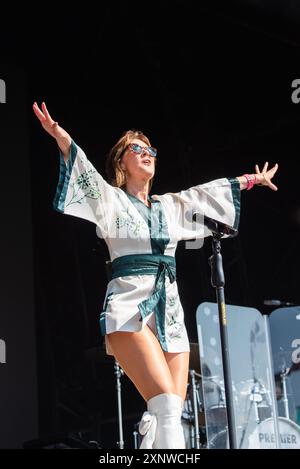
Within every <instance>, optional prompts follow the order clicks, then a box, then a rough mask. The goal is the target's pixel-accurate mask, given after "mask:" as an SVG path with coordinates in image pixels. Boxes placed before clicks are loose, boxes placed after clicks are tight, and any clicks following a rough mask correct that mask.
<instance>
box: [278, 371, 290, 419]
mask: <svg viewBox="0 0 300 469" xmlns="http://www.w3.org/2000/svg"><path fill="white" fill-rule="evenodd" d="M289 372H290V368H286V367H285V368H283V369H282V373H281V374H280V377H281V381H282V392H283V398H282V402H283V405H284V415H285V418H287V419H289V418H290V410H289V400H288V397H287V387H286V379H287V375H288V374H289Z"/></svg>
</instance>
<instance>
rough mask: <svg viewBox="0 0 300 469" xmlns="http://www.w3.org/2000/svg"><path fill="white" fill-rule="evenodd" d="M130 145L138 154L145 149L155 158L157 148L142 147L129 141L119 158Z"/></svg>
mask: <svg viewBox="0 0 300 469" xmlns="http://www.w3.org/2000/svg"><path fill="white" fill-rule="evenodd" d="M128 147H129V148H130V149H131V150H132V151H133V152H134V153H136V154H137V155H140V154H142V153H143V152H144V151H146V152H147V153H149V155H150V156H153V158H155V157H156V155H157V149H156V148H154V147H142V146H141V145H139V144H138V143H129V145H127V147H126V148H124V150H123V151H122V153H121V155H120V157H119V159H120V158H121V157H122V156H123V154H124V153H125V151H126V150H127V148H128Z"/></svg>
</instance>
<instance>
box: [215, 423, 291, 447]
mask: <svg viewBox="0 0 300 469" xmlns="http://www.w3.org/2000/svg"><path fill="white" fill-rule="evenodd" d="M278 426H279V433H280V445H281V449H300V427H299V426H298V425H297V424H296V423H295V422H293V421H292V420H289V419H286V418H284V417H278ZM238 443H239V442H238ZM228 448H229V441H228V434H227V430H222V431H221V432H219V433H217V434H216V435H214V436H213V437H212V438H211V439H210V441H209V449H228ZM274 448H275V433H274V420H273V419H271V418H270V419H266V420H264V421H262V422H261V423H259V424H258V425H257V426H256V428H255V430H254V431H253V432H252V433H251V434H250V436H249V438H248V443H246V445H243V449H274Z"/></svg>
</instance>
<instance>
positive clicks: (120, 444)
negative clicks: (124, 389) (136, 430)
mask: <svg viewBox="0 0 300 469" xmlns="http://www.w3.org/2000/svg"><path fill="white" fill-rule="evenodd" d="M114 369H115V376H116V383H117V384H116V389H117V399H118V421H119V441H118V442H117V446H118V447H119V448H120V449H124V437H123V423H122V422H123V418H122V399H121V377H122V376H123V375H124V371H123V370H122V368H121V367H120V365H119V363H118V362H117V361H116V360H115V365H114Z"/></svg>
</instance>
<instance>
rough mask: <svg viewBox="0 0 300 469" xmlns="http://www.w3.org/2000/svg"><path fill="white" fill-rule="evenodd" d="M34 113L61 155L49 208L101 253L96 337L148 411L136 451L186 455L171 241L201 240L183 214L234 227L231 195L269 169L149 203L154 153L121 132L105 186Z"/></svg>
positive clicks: (266, 179) (66, 139)
mask: <svg viewBox="0 0 300 469" xmlns="http://www.w3.org/2000/svg"><path fill="white" fill-rule="evenodd" d="M33 110H34V113H35V115H36V116H37V118H38V119H39V120H40V122H41V124H42V126H43V128H44V129H45V130H46V131H47V132H48V133H49V134H50V135H51V136H52V137H54V138H55V139H56V142H57V144H58V147H59V150H60V175H59V182H58V187H57V191H56V195H55V198H54V203H53V205H54V208H55V210H58V211H59V212H61V213H65V214H69V215H73V216H77V217H80V218H84V219H86V220H89V221H91V222H93V223H95V224H96V232H97V235H98V236H99V237H100V236H102V237H103V238H104V239H105V241H106V243H107V246H108V250H109V253H110V261H111V280H110V282H109V283H108V286H107V291H106V296H105V301H104V308H103V312H102V313H101V315H100V325H101V332H102V334H103V335H104V336H105V341H106V350H107V353H108V354H111V355H114V357H115V358H116V360H117V361H118V363H119V364H120V366H121V367H122V369H123V370H124V372H125V373H126V374H127V376H128V377H129V378H130V379H131V380H132V382H133V383H134V384H135V386H136V388H137V390H138V391H139V392H140V394H141V395H142V396H143V398H144V399H145V401H146V402H147V408H148V411H147V412H145V413H144V415H143V417H142V419H141V422H140V425H139V429H140V432H141V434H142V435H144V438H143V441H142V444H141V448H155V449H160V448H163V449H166V448H178V449H181V448H185V441H184V434H183V429H182V426H181V415H182V406H183V402H184V400H185V395H186V390H187V380H188V368H189V350H190V348H189V340H188V336H187V332H186V328H185V324H184V316H183V310H182V306H181V302H180V298H179V296H178V290H177V284H176V267H175V258H174V256H175V250H176V246H177V243H178V241H180V240H188V239H202V238H204V237H205V236H208V235H209V234H210V232H209V231H208V230H207V229H206V227H205V226H204V224H203V223H201V220H199V221H198V222H197V225H196V226H195V224H193V223H192V222H191V221H190V220H191V219H192V217H191V214H192V213H194V212H201V213H202V214H205V215H207V216H208V217H211V218H214V219H217V220H219V221H222V222H224V223H226V224H228V225H230V226H234V227H237V225H238V221H239V210H240V209H239V204H240V190H242V189H245V188H247V189H248V190H249V189H251V188H252V187H253V185H254V184H258V185H264V186H268V187H270V188H271V189H273V190H277V187H276V186H275V185H274V184H273V183H272V178H273V176H274V174H275V173H276V171H277V168H278V166H277V165H275V166H274V167H273V168H272V169H270V170H268V163H266V164H265V165H264V168H263V170H262V171H261V172H260V170H259V168H258V166H256V174H255V175H254V174H252V175H244V176H240V177H237V178H232V179H227V178H223V179H218V180H215V181H211V182H209V183H206V184H202V185H199V186H195V187H192V188H190V189H188V190H184V191H181V192H178V193H167V194H164V195H160V196H158V195H152V196H150V195H149V191H150V188H151V184H152V180H153V177H154V173H155V162H156V149H155V148H153V147H151V145H150V142H149V140H148V138H147V137H146V136H145V135H144V134H143V133H142V132H138V131H128V132H125V133H124V134H123V135H122V136H121V138H120V139H119V140H118V142H117V143H116V144H115V145H114V147H113V148H112V149H111V151H110V153H109V156H108V160H107V173H108V177H109V183H108V182H106V181H105V180H104V179H103V177H102V176H101V175H100V174H99V173H98V172H97V171H96V170H95V168H94V167H93V165H92V164H91V163H90V162H89V161H88V159H87V158H86V156H85V154H84V152H83V151H82V150H81V148H80V147H79V146H77V145H76V144H75V142H74V141H73V140H72V139H71V137H70V135H69V134H68V133H67V132H66V131H65V130H63V129H62V128H61V127H60V126H59V125H58V123H57V122H55V121H54V120H53V119H52V118H51V116H50V114H49V112H48V111H47V108H46V105H45V103H42V108H41V109H40V108H39V107H38V105H37V104H36V103H34V105H33Z"/></svg>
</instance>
